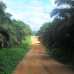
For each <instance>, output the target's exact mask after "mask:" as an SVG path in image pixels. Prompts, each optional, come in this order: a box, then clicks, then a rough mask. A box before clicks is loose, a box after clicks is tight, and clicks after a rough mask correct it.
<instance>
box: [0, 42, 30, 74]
mask: <svg viewBox="0 0 74 74" xmlns="http://www.w3.org/2000/svg"><path fill="white" fill-rule="evenodd" d="M28 50H29V48H28V44H27V43H21V44H20V45H19V46H18V45H15V46H14V47H12V48H3V49H2V50H0V74H11V72H12V71H13V70H14V69H15V67H16V65H17V64H18V63H19V61H20V60H21V59H22V58H23V56H24V55H25V54H26V53H27V51H28Z"/></svg>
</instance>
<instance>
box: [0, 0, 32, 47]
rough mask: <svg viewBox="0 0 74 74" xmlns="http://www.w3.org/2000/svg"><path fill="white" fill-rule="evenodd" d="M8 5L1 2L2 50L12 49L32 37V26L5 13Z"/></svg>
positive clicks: (0, 44)
mask: <svg viewBox="0 0 74 74" xmlns="http://www.w3.org/2000/svg"><path fill="white" fill-rule="evenodd" d="M5 9H6V5H5V3H3V2H1V1H0V14H1V15H0V48H3V47H12V46H14V45H15V44H19V43H21V42H22V39H24V37H26V36H27V35H31V34H32V32H31V29H30V26H29V25H27V24H25V23H24V22H23V21H20V20H15V19H13V20H12V19H11V16H12V15H11V14H10V13H6V12H5Z"/></svg>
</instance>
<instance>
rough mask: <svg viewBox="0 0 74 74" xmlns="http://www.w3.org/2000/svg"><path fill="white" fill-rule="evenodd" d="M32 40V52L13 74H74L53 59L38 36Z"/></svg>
mask: <svg viewBox="0 0 74 74" xmlns="http://www.w3.org/2000/svg"><path fill="white" fill-rule="evenodd" d="M31 40H32V45H31V47H30V51H29V52H28V53H27V55H26V56H25V57H24V58H23V59H22V60H21V62H20V63H19V65H18V66H17V67H16V69H15V70H14V71H13V72H12V74H74V71H72V70H70V69H68V68H67V67H66V66H65V65H63V64H60V63H58V62H57V61H55V60H54V59H52V58H51V57H50V56H49V55H48V54H47V53H46V51H45V49H44V47H43V46H42V45H41V44H40V42H39V41H38V38H37V37H36V36H32V37H31Z"/></svg>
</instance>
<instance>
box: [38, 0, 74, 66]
mask: <svg viewBox="0 0 74 74" xmlns="http://www.w3.org/2000/svg"><path fill="white" fill-rule="evenodd" d="M55 3H56V4H57V6H58V7H57V8H55V9H54V10H53V11H52V12H51V17H52V16H56V17H55V19H54V20H53V21H52V22H47V23H44V24H43V25H42V27H41V28H40V30H39V31H38V33H37V35H39V39H40V40H41V42H42V43H43V44H44V45H45V46H46V49H47V51H48V53H50V54H51V55H53V56H54V57H56V58H57V59H59V60H60V61H62V62H63V63H66V64H67V63H68V64H70V65H72V66H73V67H74V1H73V0H55ZM64 4H66V5H68V6H69V7H67V8H64V7H63V8H62V7H61V8H60V7H59V6H61V5H64Z"/></svg>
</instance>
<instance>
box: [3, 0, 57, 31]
mask: <svg viewBox="0 0 74 74" xmlns="http://www.w3.org/2000/svg"><path fill="white" fill-rule="evenodd" d="M54 1H55V0H3V2H4V3H5V4H6V5H7V9H6V11H7V12H9V13H11V14H12V15H13V18H14V19H19V20H21V21H23V22H25V23H26V24H29V25H30V27H31V29H32V30H33V31H34V30H35V31H37V30H39V28H40V27H41V26H42V24H43V23H44V22H51V21H52V19H53V18H51V17H50V13H51V11H52V10H53V9H54V8H55V7H56V5H55V4H54Z"/></svg>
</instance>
